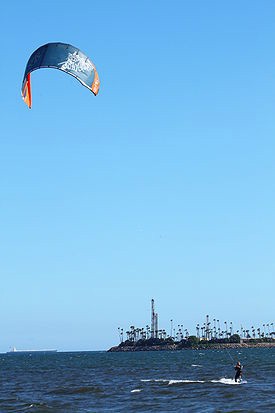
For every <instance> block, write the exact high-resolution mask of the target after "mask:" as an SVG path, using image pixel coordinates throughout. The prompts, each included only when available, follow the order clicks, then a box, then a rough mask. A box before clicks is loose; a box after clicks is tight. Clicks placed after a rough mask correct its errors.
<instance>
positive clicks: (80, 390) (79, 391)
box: [49, 386, 102, 395]
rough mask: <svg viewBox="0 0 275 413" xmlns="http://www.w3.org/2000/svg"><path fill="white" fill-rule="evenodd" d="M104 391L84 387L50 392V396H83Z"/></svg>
mask: <svg viewBox="0 0 275 413" xmlns="http://www.w3.org/2000/svg"><path fill="white" fill-rule="evenodd" d="M101 392H102V389H101V388H99V387H97V386H82V387H72V388H64V387H61V388H58V389H55V390H52V391H50V392H49V394H68V395H69V394H83V393H101Z"/></svg>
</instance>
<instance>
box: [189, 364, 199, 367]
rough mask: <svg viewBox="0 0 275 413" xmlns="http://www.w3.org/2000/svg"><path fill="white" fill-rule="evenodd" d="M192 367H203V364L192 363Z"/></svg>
mask: <svg viewBox="0 0 275 413" xmlns="http://www.w3.org/2000/svg"><path fill="white" fill-rule="evenodd" d="M191 367H201V364H191Z"/></svg>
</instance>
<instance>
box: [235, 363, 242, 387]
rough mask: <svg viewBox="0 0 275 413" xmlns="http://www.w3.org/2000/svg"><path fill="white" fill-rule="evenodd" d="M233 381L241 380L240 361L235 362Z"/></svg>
mask: <svg viewBox="0 0 275 413" xmlns="http://www.w3.org/2000/svg"><path fill="white" fill-rule="evenodd" d="M235 370H236V373H235V381H236V382H237V381H238V380H241V378H242V366H241V363H240V361H238V362H237V364H236V366H235Z"/></svg>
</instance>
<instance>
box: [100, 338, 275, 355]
mask: <svg viewBox="0 0 275 413" xmlns="http://www.w3.org/2000/svg"><path fill="white" fill-rule="evenodd" d="M146 341H147V340H146ZM272 347H275V340H273V341H257V340H255V341H253V340H251V341H249V340H246V341H245V342H244V341H242V342H240V343H215V342H208V343H196V344H195V343H193V344H191V343H190V344H187V343H185V344H183V343H159V344H149V343H145V342H144V343H142V344H141V343H139V344H138V343H134V344H133V345H131V344H130V345H129V344H127V343H120V344H119V345H118V346H114V347H111V348H110V349H109V350H107V351H108V352H129V351H130V352H133V351H180V350H221V349H231V348H233V349H235V348H272Z"/></svg>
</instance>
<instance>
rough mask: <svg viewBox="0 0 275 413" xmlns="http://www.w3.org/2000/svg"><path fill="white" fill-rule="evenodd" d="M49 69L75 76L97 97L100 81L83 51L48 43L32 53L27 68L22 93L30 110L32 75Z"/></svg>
mask: <svg viewBox="0 0 275 413" xmlns="http://www.w3.org/2000/svg"><path fill="white" fill-rule="evenodd" d="M47 67H50V68H53V69H58V70H62V71H63V72H66V73H68V74H69V75H71V76H74V77H75V78H76V79H77V80H79V82H81V83H82V85H83V86H85V87H87V88H88V89H90V90H91V91H92V92H93V94H94V95H95V96H96V95H97V93H98V91H99V86H100V81H99V77H98V73H97V70H96V68H95V65H94V64H93V63H92V61H91V60H90V59H89V58H88V57H87V56H86V55H85V54H84V53H83V52H81V50H79V49H77V48H76V47H74V46H72V45H70V44H66V43H48V44H44V45H43V46H40V47H39V48H38V49H37V50H35V51H34V52H33V53H32V55H31V57H30V58H29V60H28V63H27V66H26V70H25V74H24V78H23V83H22V90H21V92H22V97H23V100H24V102H25V103H26V104H27V105H28V106H29V108H31V105H32V99H31V77H30V74H31V72H33V71H34V70H37V69H41V68H47Z"/></svg>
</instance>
